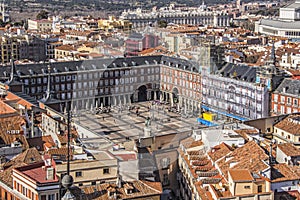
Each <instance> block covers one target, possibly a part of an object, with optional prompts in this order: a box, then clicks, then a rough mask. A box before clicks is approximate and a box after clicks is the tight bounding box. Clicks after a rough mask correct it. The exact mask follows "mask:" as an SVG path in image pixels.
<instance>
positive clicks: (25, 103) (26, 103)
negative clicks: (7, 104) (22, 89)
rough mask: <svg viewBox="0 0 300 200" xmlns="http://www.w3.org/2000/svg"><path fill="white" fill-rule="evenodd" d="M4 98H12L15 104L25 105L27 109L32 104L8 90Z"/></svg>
mask: <svg viewBox="0 0 300 200" xmlns="http://www.w3.org/2000/svg"><path fill="white" fill-rule="evenodd" d="M5 99H6V100H14V101H16V103H17V104H20V105H22V106H24V107H27V108H28V109H30V108H31V107H32V106H33V104H32V103H30V102H28V101H26V100H25V99H23V98H21V97H19V96H17V95H15V94H14V93H12V92H9V91H8V92H7V96H6V97H5Z"/></svg>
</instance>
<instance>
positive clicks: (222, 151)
mask: <svg viewBox="0 0 300 200" xmlns="http://www.w3.org/2000/svg"><path fill="white" fill-rule="evenodd" d="M231 151H233V148H232V147H230V146H228V145H227V144H225V143H224V142H222V143H221V144H219V145H217V146H214V147H213V148H212V149H211V150H210V151H209V152H208V153H207V154H208V156H209V157H210V158H211V160H212V161H214V162H215V161H217V160H219V159H220V158H222V157H224V156H225V155H227V154H228V153H230V152H231Z"/></svg>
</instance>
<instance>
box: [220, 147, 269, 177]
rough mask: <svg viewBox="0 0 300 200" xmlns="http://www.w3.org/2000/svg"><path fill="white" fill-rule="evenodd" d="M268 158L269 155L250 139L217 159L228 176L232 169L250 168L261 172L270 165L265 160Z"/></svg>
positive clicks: (255, 171)
mask: <svg viewBox="0 0 300 200" xmlns="http://www.w3.org/2000/svg"><path fill="white" fill-rule="evenodd" d="M268 158H269V156H268V155H267V154H266V153H265V151H264V150H263V149H262V148H261V147H260V146H259V145H258V144H257V143H256V142H255V141H250V142H248V143H246V144H245V145H244V146H242V147H239V148H237V149H235V150H234V151H232V152H231V153H229V154H228V155H227V156H225V157H224V158H222V159H221V160H219V161H217V165H218V166H219V168H220V170H221V171H222V173H223V175H224V176H225V177H226V178H227V176H228V173H227V172H228V170H230V169H248V170H250V172H254V173H259V171H263V170H265V169H266V168H268V167H269V166H268V165H267V164H266V163H265V162H264V161H265V160H267V159H268ZM230 165H231V167H230Z"/></svg>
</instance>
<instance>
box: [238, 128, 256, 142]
mask: <svg viewBox="0 0 300 200" xmlns="http://www.w3.org/2000/svg"><path fill="white" fill-rule="evenodd" d="M234 132H236V133H238V134H239V135H241V136H242V137H243V138H244V139H246V140H249V135H257V134H258V131H257V130H256V129H239V130H234Z"/></svg>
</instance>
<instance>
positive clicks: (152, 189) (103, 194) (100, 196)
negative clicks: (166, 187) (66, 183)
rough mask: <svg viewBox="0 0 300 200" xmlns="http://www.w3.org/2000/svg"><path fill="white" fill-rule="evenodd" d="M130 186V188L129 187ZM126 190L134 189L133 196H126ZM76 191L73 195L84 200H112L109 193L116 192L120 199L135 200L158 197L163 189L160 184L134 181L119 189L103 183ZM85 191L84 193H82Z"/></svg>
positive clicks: (113, 185)
mask: <svg viewBox="0 0 300 200" xmlns="http://www.w3.org/2000/svg"><path fill="white" fill-rule="evenodd" d="M129 186H130V187H129ZM125 188H126V189H130V188H133V192H132V193H131V194H126V191H125ZM80 189H81V190H79V189H77V190H76V191H75V190H74V192H73V194H74V193H75V196H77V197H79V196H81V199H83V200H107V199H110V197H109V196H108V193H107V191H110V192H116V194H117V198H118V199H135V198H142V197H145V198H146V197H148V196H153V195H157V196H158V197H159V196H160V194H161V193H162V187H161V183H160V182H149V181H133V182H128V183H124V184H123V185H122V187H121V188H118V187H117V185H115V184H109V183H103V184H99V185H95V186H83V187H81V188H80ZM81 191H83V192H81Z"/></svg>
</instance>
